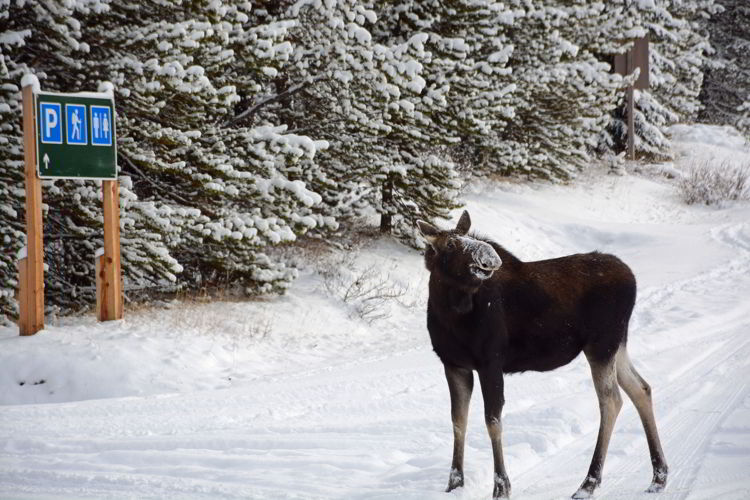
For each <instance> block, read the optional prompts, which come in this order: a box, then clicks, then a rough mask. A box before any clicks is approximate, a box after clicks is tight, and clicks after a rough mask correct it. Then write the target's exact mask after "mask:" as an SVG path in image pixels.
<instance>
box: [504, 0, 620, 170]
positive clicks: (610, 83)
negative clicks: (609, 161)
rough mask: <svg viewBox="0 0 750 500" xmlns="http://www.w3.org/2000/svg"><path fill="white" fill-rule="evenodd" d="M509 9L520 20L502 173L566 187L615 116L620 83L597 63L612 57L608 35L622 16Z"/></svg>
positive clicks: (607, 8)
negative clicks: (563, 181)
mask: <svg viewBox="0 0 750 500" xmlns="http://www.w3.org/2000/svg"><path fill="white" fill-rule="evenodd" d="M509 5H511V6H512V7H513V9H518V10H523V12H524V15H523V16H522V17H520V18H519V19H518V20H517V21H516V23H515V25H514V27H513V30H512V32H511V34H510V41H511V42H512V44H513V46H514V50H513V54H512V55H511V58H510V62H509V65H510V66H511V67H512V68H513V82H514V83H515V84H516V91H515V94H514V97H515V101H514V104H515V110H516V111H515V118H514V119H513V120H512V121H511V122H509V124H508V126H507V127H506V129H505V131H504V132H503V139H504V141H505V142H506V144H507V146H508V148H509V154H508V155H506V156H505V157H504V161H505V163H506V169H507V171H508V172H523V173H526V174H528V175H529V176H532V177H543V178H550V179H557V180H561V179H567V178H569V177H570V176H571V175H573V174H574V173H575V171H576V170H578V169H581V168H584V167H586V166H587V165H588V163H589V161H590V156H589V155H590V151H591V150H593V149H594V148H595V147H596V145H597V144H598V142H599V138H600V133H601V130H602V128H603V125H604V124H605V123H607V121H608V120H609V118H608V117H609V114H610V112H611V110H612V109H614V105H615V99H616V97H615V95H616V90H617V88H618V86H619V84H620V78H619V77H618V76H616V75H612V74H611V73H610V65H609V64H607V63H606V62H604V61H601V60H599V58H597V55H600V57H602V58H604V57H606V56H608V55H609V54H608V51H609V50H612V49H611V48H610V47H609V45H612V43H614V42H607V37H612V39H613V40H615V41H617V36H616V32H615V33H613V32H611V31H610V32H609V33H607V31H606V29H607V27H608V26H609V27H612V26H613V25H614V24H615V21H616V20H617V16H618V15H619V10H618V9H617V8H616V7H613V6H611V5H609V4H604V3H600V2H587V1H584V0H574V1H548V2H533V1H529V0H513V1H511V2H509ZM608 43H609V45H607V44H608ZM605 49H606V50H607V52H603V51H604V50H605Z"/></svg>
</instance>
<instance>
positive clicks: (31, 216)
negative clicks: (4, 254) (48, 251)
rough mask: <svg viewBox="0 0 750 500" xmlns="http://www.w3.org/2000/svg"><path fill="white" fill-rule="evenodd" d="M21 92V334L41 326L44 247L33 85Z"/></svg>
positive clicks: (27, 86)
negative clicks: (23, 186)
mask: <svg viewBox="0 0 750 500" xmlns="http://www.w3.org/2000/svg"><path fill="white" fill-rule="evenodd" d="M22 96H23V157H24V168H25V175H26V258H25V259H21V260H20V261H19V263H18V264H19V268H20V269H19V295H20V301H19V302H20V304H19V306H20V313H21V314H20V317H19V321H18V328H19V330H20V332H21V335H33V334H35V333H36V332H38V331H39V330H41V329H43V328H44V247H43V230H42V181H41V180H40V179H39V178H38V177H37V173H36V133H35V124H34V87H33V85H26V86H25V87H24V88H23V90H22Z"/></svg>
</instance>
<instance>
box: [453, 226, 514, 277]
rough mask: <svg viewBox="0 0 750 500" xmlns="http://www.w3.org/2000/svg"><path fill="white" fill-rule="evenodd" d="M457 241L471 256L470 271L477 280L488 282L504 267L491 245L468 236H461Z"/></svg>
mask: <svg viewBox="0 0 750 500" xmlns="http://www.w3.org/2000/svg"><path fill="white" fill-rule="evenodd" d="M457 239H458V241H459V243H460V244H461V246H462V248H463V250H464V251H465V252H467V253H468V254H469V255H470V256H471V260H472V264H470V265H469V270H470V271H471V274H472V275H474V276H475V277H476V278H479V279H480V280H486V279H488V278H489V277H490V276H492V273H493V272H495V271H496V270H497V269H499V268H500V266H501V265H502V263H503V261H502V260H501V259H500V256H499V255H498V254H497V252H496V251H495V249H494V248H492V245H490V244H489V243H486V242H484V241H481V240H476V239H474V238H470V237H468V236H459V237H458V238H457Z"/></svg>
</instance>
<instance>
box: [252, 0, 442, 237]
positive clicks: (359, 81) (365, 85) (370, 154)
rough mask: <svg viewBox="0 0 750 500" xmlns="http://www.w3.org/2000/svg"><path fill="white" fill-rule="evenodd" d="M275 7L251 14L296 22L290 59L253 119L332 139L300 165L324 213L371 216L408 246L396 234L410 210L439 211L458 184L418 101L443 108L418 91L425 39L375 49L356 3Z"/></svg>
mask: <svg viewBox="0 0 750 500" xmlns="http://www.w3.org/2000/svg"><path fill="white" fill-rule="evenodd" d="M269 5H270V4H269ZM274 7H275V8H271V7H268V8H266V9H265V10H264V11H262V12H261V11H256V14H258V15H264V16H268V17H267V18H264V19H263V21H264V22H265V20H266V19H274V20H276V21H280V20H288V21H290V22H294V28H293V29H292V31H291V39H292V40H293V42H294V53H293V55H292V56H291V57H290V59H289V62H288V64H286V65H284V67H283V68H282V69H281V71H280V72H279V75H278V76H277V78H276V79H275V81H274V85H275V89H276V91H275V95H276V96H278V98H273V97H272V98H270V99H272V100H273V102H270V103H269V104H268V105H267V106H265V107H264V109H263V113H257V114H256V116H255V119H256V120H262V119H264V118H265V119H268V117H269V116H279V117H280V118H281V119H282V121H283V123H285V124H287V126H289V127H290V128H291V129H292V130H293V131H295V132H304V133H310V132H312V131H314V132H315V134H316V137H319V138H321V139H324V140H325V141H326V142H327V143H328V145H329V147H328V148H327V149H326V150H324V151H321V152H320V154H319V155H318V156H316V160H317V161H316V163H315V164H313V163H309V162H308V163H307V164H305V169H304V170H305V173H304V175H306V176H307V179H309V181H310V182H311V183H313V185H315V186H318V188H319V192H320V193H321V194H322V196H323V200H324V203H325V205H326V207H327V210H328V212H327V214H328V215H329V216H331V217H336V218H347V217H352V216H354V215H360V214H365V213H368V212H372V211H374V212H375V213H377V214H379V215H380V217H381V227H382V228H383V230H384V231H389V232H393V233H395V234H397V235H401V236H404V237H405V238H406V239H407V240H408V239H409V238H410V234H409V231H402V229H403V228H407V229H409V228H410V226H412V225H413V223H412V222H411V219H410V217H413V214H415V213H420V214H422V217H425V218H429V217H432V216H434V215H433V214H435V213H439V214H442V215H445V214H446V213H447V212H446V210H447V208H446V203H448V205H447V206H448V207H452V206H453V204H452V202H451V201H448V202H446V194H447V193H449V191H450V190H452V189H453V190H454V189H455V181H454V175H453V170H452V167H450V164H449V163H446V162H444V161H443V160H440V159H438V158H437V156H435V155H432V156H431V155H430V149H431V147H432V146H431V145H428V144H427V140H428V138H429V137H430V136H428V135H426V134H425V135H423V132H424V130H425V129H426V126H427V125H428V124H429V120H428V119H427V118H426V117H425V115H424V114H423V113H422V110H423V108H426V105H425V106H423V104H424V103H426V102H428V101H429V100H432V101H434V102H438V103H439V102H444V98H443V97H442V96H441V95H440V94H439V93H438V92H433V91H426V90H425V88H424V87H425V81H424V79H423V77H422V76H421V72H422V69H423V65H424V63H425V58H427V57H429V54H427V53H426V52H425V50H424V42H425V39H426V36H425V35H423V34H417V35H415V36H413V37H406V38H405V39H403V40H395V41H391V40H382V43H379V42H380V40H378V39H376V38H374V37H373V33H374V32H375V29H376V27H377V26H378V24H379V23H380V20H379V19H378V18H377V15H376V13H375V11H374V10H373V9H371V8H368V6H367V5H363V4H362V3H360V2H355V1H344V2H335V3H320V2H312V1H310V2H297V3H294V4H291V5H290V6H281V7H280V6H279V5H278V4H275V5H274ZM285 7H288V8H285ZM422 94H424V95H423V96H422ZM422 100H424V102H422ZM399 130H401V131H404V133H407V134H408V135H409V136H410V138H411V142H412V143H413V147H411V148H410V149H408V150H404V149H403V148H402V144H401V142H399V141H396V140H394V134H396V133H397V131H399ZM450 196H451V195H448V198H447V199H448V200H451V199H452V198H450ZM394 219H396V220H395V222H394Z"/></svg>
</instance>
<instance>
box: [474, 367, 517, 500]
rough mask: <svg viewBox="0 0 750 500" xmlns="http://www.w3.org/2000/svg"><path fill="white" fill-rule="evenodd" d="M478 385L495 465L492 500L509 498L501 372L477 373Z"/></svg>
mask: <svg viewBox="0 0 750 500" xmlns="http://www.w3.org/2000/svg"><path fill="white" fill-rule="evenodd" d="M479 383H480V384H481V386H482V397H483V399H484V421H485V423H486V424H487V432H488V433H489V435H490V440H491V441H492V457H493V459H494V463H495V474H494V483H495V486H494V489H493V491H492V498H493V499H500V498H508V497H510V480H509V479H508V474H507V473H506V472H505V462H504V461H503V439H502V432H503V425H502V421H501V419H500V418H501V414H502V411H503V404H504V403H505V397H504V394H503V372H502V369H501V368H500V367H494V366H492V367H489V368H487V369H483V370H480V371H479Z"/></svg>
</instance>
